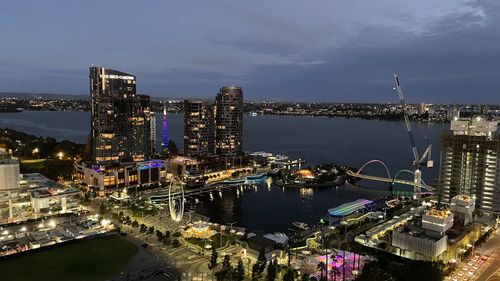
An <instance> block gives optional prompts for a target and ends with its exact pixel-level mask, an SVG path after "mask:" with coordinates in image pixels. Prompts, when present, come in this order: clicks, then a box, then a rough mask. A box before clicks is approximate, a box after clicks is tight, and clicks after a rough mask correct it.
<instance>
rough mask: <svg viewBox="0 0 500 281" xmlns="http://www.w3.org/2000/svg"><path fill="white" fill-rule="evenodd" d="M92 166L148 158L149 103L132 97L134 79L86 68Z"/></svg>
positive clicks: (139, 96)
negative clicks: (89, 97)
mask: <svg viewBox="0 0 500 281" xmlns="http://www.w3.org/2000/svg"><path fill="white" fill-rule="evenodd" d="M89 77H90V96H91V135H92V162H93V163H94V164H99V165H113V164H117V163H120V162H129V161H141V160H145V159H148V158H149V157H150V154H151V143H150V136H151V133H150V130H151V127H150V126H151V123H150V119H149V117H150V115H151V112H150V109H149V107H150V100H149V97H148V96H145V95H136V85H135V83H136V79H135V76H133V75H131V74H128V73H124V72H120V71H116V70H112V69H107V68H103V67H90V74H89Z"/></svg>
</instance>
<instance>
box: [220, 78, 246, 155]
mask: <svg viewBox="0 0 500 281" xmlns="http://www.w3.org/2000/svg"><path fill="white" fill-rule="evenodd" d="M215 105H216V116H215V125H216V133H215V135H216V152H217V155H221V156H230V157H236V156H241V155H242V154H243V90H242V89H241V87H236V86H229V87H222V88H221V89H220V91H219V93H218V94H217V97H216V100H215Z"/></svg>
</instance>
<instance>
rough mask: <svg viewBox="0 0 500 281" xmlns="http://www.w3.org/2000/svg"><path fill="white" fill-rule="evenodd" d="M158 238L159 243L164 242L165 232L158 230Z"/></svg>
mask: <svg viewBox="0 0 500 281" xmlns="http://www.w3.org/2000/svg"><path fill="white" fill-rule="evenodd" d="M156 237H158V242H161V241H163V232H161V231H159V230H156Z"/></svg>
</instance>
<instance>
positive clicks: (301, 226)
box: [292, 221, 309, 230]
mask: <svg viewBox="0 0 500 281" xmlns="http://www.w3.org/2000/svg"><path fill="white" fill-rule="evenodd" d="M292 225H293V226H295V227H296V228H299V229H302V230H308V229H309V226H308V225H307V223H305V222H300V221H294V222H293V223H292Z"/></svg>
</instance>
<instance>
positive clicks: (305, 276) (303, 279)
mask: <svg viewBox="0 0 500 281" xmlns="http://www.w3.org/2000/svg"><path fill="white" fill-rule="evenodd" d="M300 280H301V281H311V277H310V276H309V274H307V273H303V274H302V277H301V278H300Z"/></svg>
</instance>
